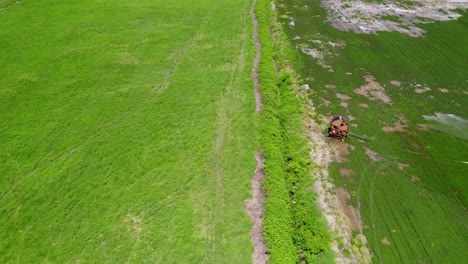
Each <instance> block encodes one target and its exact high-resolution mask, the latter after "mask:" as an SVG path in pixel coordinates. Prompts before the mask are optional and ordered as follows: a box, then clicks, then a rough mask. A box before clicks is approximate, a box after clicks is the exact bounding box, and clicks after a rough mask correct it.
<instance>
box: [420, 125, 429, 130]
mask: <svg viewBox="0 0 468 264" xmlns="http://www.w3.org/2000/svg"><path fill="white" fill-rule="evenodd" d="M418 129H419V130H422V131H428V130H429V129H430V128H429V127H428V126H427V125H422V124H419V125H418Z"/></svg>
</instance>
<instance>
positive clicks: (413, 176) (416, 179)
mask: <svg viewBox="0 0 468 264" xmlns="http://www.w3.org/2000/svg"><path fill="white" fill-rule="evenodd" d="M420 180H421V178H419V177H418V176H416V175H411V181H413V182H418V181H420Z"/></svg>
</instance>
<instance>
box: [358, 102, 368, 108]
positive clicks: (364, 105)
mask: <svg viewBox="0 0 468 264" xmlns="http://www.w3.org/2000/svg"><path fill="white" fill-rule="evenodd" d="M359 106H360V107H362V108H369V105H368V104H364V103H362V104H359Z"/></svg>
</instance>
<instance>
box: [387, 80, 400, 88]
mask: <svg viewBox="0 0 468 264" xmlns="http://www.w3.org/2000/svg"><path fill="white" fill-rule="evenodd" d="M390 84H392V85H395V86H398V87H400V85H401V82H399V81H395V80H393V81H390Z"/></svg>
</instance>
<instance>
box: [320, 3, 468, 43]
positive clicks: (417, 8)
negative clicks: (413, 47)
mask: <svg viewBox="0 0 468 264" xmlns="http://www.w3.org/2000/svg"><path fill="white" fill-rule="evenodd" d="M400 2H404V3H400ZM408 3H409V1H397V0H387V1H385V2H384V3H377V2H375V3H369V2H368V1H362V0H346V1H343V0H322V1H321V4H322V6H323V7H324V8H326V9H327V10H328V22H329V23H331V24H332V25H333V26H334V27H335V28H338V29H340V30H345V31H348V30H351V31H354V32H356V33H361V34H371V33H376V32H378V31H398V32H401V33H403V34H407V35H409V36H412V37H418V36H422V35H424V33H425V30H423V29H422V28H420V27H418V26H417V24H421V23H422V24H426V23H431V22H433V21H449V20H456V19H458V18H459V17H461V14H459V13H457V12H456V11H455V10H456V9H468V1H464V0H459V1H457V0H413V1H411V4H408ZM389 17H392V19H390V18H389Z"/></svg>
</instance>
